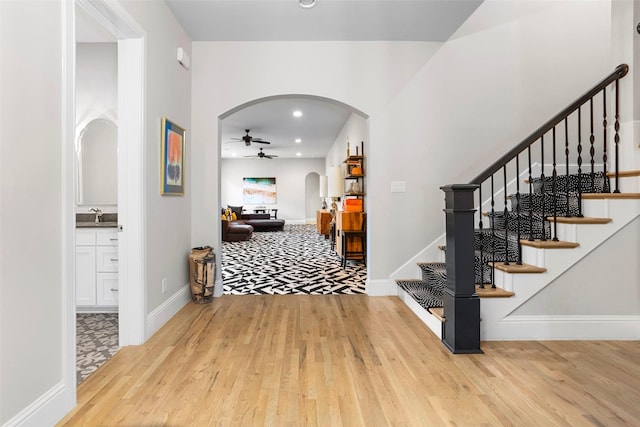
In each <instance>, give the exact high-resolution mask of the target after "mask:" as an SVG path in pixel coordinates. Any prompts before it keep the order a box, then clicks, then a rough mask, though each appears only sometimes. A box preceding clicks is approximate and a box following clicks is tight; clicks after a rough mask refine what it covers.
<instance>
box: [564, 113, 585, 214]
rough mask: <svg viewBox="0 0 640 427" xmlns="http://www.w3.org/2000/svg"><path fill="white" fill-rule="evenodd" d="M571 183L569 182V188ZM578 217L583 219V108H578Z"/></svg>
mask: <svg viewBox="0 0 640 427" xmlns="http://www.w3.org/2000/svg"><path fill="white" fill-rule="evenodd" d="M568 187H569V183H568V182H567V188H568ZM576 191H577V192H578V217H582V216H583V215H582V107H581V106H580V107H578V188H577V189H576Z"/></svg>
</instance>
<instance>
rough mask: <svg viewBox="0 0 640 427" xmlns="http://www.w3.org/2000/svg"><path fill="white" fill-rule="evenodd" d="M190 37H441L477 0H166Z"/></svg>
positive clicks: (454, 27)
mask: <svg viewBox="0 0 640 427" xmlns="http://www.w3.org/2000/svg"><path fill="white" fill-rule="evenodd" d="M165 2H166V3H167V5H168V6H169V8H170V9H171V10H172V11H173V14H174V15H175V16H176V18H177V19H178V21H180V23H181V24H182V26H183V27H184V28H185V30H186V31H187V33H188V34H189V36H190V37H191V39H192V40H193V41H214V40H217V41H220V40H234V41H250V40H253V41H255V40H261V41H265V40H266V41H287V40H303V41H307V40H316V41H317V40H320V41H322V40H325V41H326V40H392V41H396V40H408V41H446V40H448V39H449V37H451V35H452V34H453V33H454V32H455V31H456V30H457V29H458V28H459V27H460V25H462V23H463V22H464V21H465V20H466V19H467V18H468V17H469V15H471V14H472V13H473V11H474V10H476V8H477V7H478V6H479V5H480V3H482V0H317V4H316V6H315V7H313V8H311V9H304V8H302V7H300V6H299V5H298V0H165Z"/></svg>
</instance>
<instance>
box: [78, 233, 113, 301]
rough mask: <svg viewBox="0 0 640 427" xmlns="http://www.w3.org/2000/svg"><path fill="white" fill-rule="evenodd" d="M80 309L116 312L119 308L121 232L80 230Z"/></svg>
mask: <svg viewBox="0 0 640 427" xmlns="http://www.w3.org/2000/svg"><path fill="white" fill-rule="evenodd" d="M76 307H77V309H78V311H94V312H96V311H98V312H99V311H115V310H116V309H117V307H118V231H117V229H116V228H102V229H90V228H89V229H85V228H77V229H76Z"/></svg>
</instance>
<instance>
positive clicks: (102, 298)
mask: <svg viewBox="0 0 640 427" xmlns="http://www.w3.org/2000/svg"><path fill="white" fill-rule="evenodd" d="M96 282H97V283H96V289H97V291H98V301H97V302H98V305H101V306H117V305H118V273H97V274H96Z"/></svg>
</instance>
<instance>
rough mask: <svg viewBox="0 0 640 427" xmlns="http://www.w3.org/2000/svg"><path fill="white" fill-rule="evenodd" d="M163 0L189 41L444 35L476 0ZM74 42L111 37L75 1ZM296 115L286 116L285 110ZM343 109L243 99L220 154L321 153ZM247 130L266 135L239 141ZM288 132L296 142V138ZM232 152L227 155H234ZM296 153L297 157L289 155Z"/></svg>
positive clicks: (309, 101)
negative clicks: (308, 3)
mask: <svg viewBox="0 0 640 427" xmlns="http://www.w3.org/2000/svg"><path fill="white" fill-rule="evenodd" d="M316 1H317V4H316V6H315V7H313V8H311V9H303V8H302V7H300V6H299V5H298V0H165V3H166V4H167V5H168V6H169V8H170V9H171V10H172V12H173V14H174V15H175V16H176V18H177V20H178V21H179V22H180V24H181V25H182V27H183V28H184V29H185V31H186V32H187V34H189V36H190V37H191V39H192V40H193V41H231V40H233V41H296V40H303V41H329V40H339V41H375V40H389V41H435V42H441V41H446V40H447V39H449V37H451V35H452V34H453V33H454V32H455V31H456V30H457V29H458V28H459V27H460V26H461V25H462V23H463V22H464V21H465V20H466V19H467V18H468V17H469V16H470V15H471V14H472V13H473V12H474V11H475V10H476V8H477V7H478V6H479V5H480V3H482V1H483V0H316ZM76 11H78V14H77V23H76V32H77V40H78V41H84V42H105V41H113V38H112V37H110V36H109V35H108V34H107V33H106V32H105V31H104V30H102V29H100V28H96V26H97V24H95V23H94V22H93V21H92V20H91V19H90V18H88V17H87V16H84V14H83V13H82V12H81V11H80V8H78V7H76ZM295 109H297V110H300V111H302V112H303V116H302V117H300V118H294V117H293V116H292V112H293V110H295ZM350 113H351V110H349V109H348V108H347V107H345V106H343V105H340V104H337V103H332V102H327V101H326V100H320V99H317V98H313V97H299V98H277V99H271V100H267V101H263V102H261V103H256V104H253V105H250V106H248V107H246V108H244V109H242V110H239V111H237V112H234V113H233V114H230V115H228V116H227V117H225V118H224V119H223V120H222V122H221V142H222V146H221V152H222V157H223V158H244V156H247V155H255V154H257V153H258V151H259V148H260V147H262V148H264V151H265V153H267V154H273V155H277V156H278V158H296V157H302V158H324V157H325V156H326V153H327V151H328V150H329V148H330V147H331V145H332V144H333V142H334V140H335V138H336V136H337V135H338V133H339V132H340V130H341V129H342V126H343V125H344V123H345V121H346V120H347V118H348V117H349V114H350ZM245 129H250V130H251V132H250V135H252V136H253V137H258V138H262V139H264V140H267V141H271V144H269V145H267V144H255V143H253V144H252V145H251V146H250V147H246V146H245V144H244V142H242V141H240V142H233V143H229V141H230V140H231V139H230V138H241V137H242V136H244V135H245ZM296 138H300V139H302V143H300V144H296V143H295V142H294V140H295V139H296ZM234 153H235V156H234ZM296 153H301V156H296Z"/></svg>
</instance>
